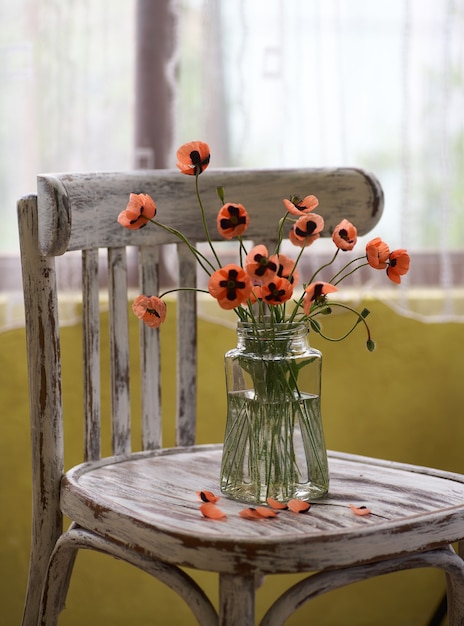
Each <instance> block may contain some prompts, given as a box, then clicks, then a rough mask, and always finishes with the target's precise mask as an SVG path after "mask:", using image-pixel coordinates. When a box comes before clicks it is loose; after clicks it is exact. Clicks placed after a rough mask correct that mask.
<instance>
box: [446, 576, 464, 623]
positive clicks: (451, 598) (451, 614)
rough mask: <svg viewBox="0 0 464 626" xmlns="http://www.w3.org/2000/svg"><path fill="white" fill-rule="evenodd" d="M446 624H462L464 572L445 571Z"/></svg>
mask: <svg viewBox="0 0 464 626" xmlns="http://www.w3.org/2000/svg"><path fill="white" fill-rule="evenodd" d="M446 587H447V607H448V626H464V574H463V573H461V576H460V577H459V576H458V575H457V574H456V575H455V576H453V575H450V574H449V573H447V575H446Z"/></svg>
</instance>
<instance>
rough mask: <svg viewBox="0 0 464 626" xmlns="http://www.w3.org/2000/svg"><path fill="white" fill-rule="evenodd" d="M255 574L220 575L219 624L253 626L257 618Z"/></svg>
mask: <svg viewBox="0 0 464 626" xmlns="http://www.w3.org/2000/svg"><path fill="white" fill-rule="evenodd" d="M255 587H256V578H255V576H254V575H250V576H239V575H232V574H220V576H219V626H253V624H254V620H255Z"/></svg>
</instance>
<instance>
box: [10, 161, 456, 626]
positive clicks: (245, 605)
mask: <svg viewBox="0 0 464 626" xmlns="http://www.w3.org/2000/svg"><path fill="white" fill-rule="evenodd" d="M200 183H201V189H202V194H203V199H204V203H205V207H206V208H207V210H209V209H211V213H209V215H208V220H209V221H210V225H211V229H212V232H215V230H214V223H215V212H216V210H217V207H218V203H217V198H216V194H215V188H216V186H217V185H224V186H225V188H226V191H227V197H228V198H234V200H240V201H241V202H243V204H244V205H245V206H247V207H249V210H250V211H251V212H252V216H253V219H252V221H251V225H250V230H249V235H250V238H251V239H253V238H254V237H255V238H256V239H257V240H259V241H260V242H262V241H265V240H266V239H268V240H270V239H271V238H272V237H273V236H274V234H275V233H274V230H275V224H276V223H277V219H278V218H279V217H280V216H281V214H282V205H281V200H280V199H281V198H284V197H288V195H289V194H290V193H300V194H301V195H304V194H307V193H314V194H315V195H317V196H319V199H320V213H321V214H322V215H323V216H324V218H325V221H326V227H327V230H328V231H330V229H331V228H333V227H334V226H335V224H337V223H338V222H339V221H340V220H341V219H342V218H343V217H346V218H348V219H350V220H351V221H352V222H354V223H355V224H357V226H358V229H359V232H360V234H363V233H365V232H368V231H369V230H370V229H371V228H372V226H373V225H375V223H376V222H377V221H378V218H379V217H380V214H381V211H382V206H383V199H382V192H381V189H380V186H379V185H378V183H377V181H376V180H375V178H374V177H372V176H370V175H367V174H366V173H365V172H362V171H360V170H354V169H342V170H340V169H338V170H297V171H293V170H289V171H285V170H284V171H273V172H272V171H262V170H261V171H243V172H240V171H234V170H231V171H224V172H219V171H214V170H213V171H207V172H205V173H204V174H203V175H202V177H201V180H200ZM192 189H193V180H192V178H191V177H188V176H182V175H180V174H179V173H178V172H177V171H175V172H171V171H145V172H133V173H126V174H95V175H93V174H62V175H50V176H41V177H39V181H38V194H37V196H29V197H26V198H23V199H22V200H20V202H19V205H18V211H19V227H20V241H21V254H22V266H23V279H24V295H25V309H26V328H27V350H28V362H29V387H30V407H31V408H30V411H31V432H32V480H33V519H32V551H31V560H30V572H29V583H28V590H27V598H26V604H25V610H24V618H23V626H37V624H41V625H46V626H54V625H55V624H56V622H57V617H58V614H59V613H60V611H61V610H62V608H63V607H64V603H65V597H66V593H67V589H68V585H69V581H70V578H71V574H72V569H73V564H74V560H75V556H76V553H77V551H78V550H79V549H81V548H86V549H95V550H98V551H100V552H104V553H107V554H109V555H112V556H115V557H117V558H120V559H123V560H125V561H127V562H129V563H132V564H133V565H135V566H136V567H139V568H141V569H142V570H145V571H146V572H148V573H149V574H152V575H153V576H155V577H157V578H159V579H160V580H162V581H164V582H165V583H166V584H167V585H169V587H171V588H173V589H174V590H176V591H177V592H178V593H179V594H180V596H182V598H183V599H184V600H185V601H186V602H187V603H188V605H189V606H190V607H191V609H192V611H193V613H194V615H195V617H196V619H197V620H198V622H199V623H200V624H202V625H203V626H213V625H217V624H220V625H222V626H225V625H227V626H251V625H252V624H254V595H255V584H256V580H257V577H260V576H261V575H263V574H265V575H267V574H269V575H270V574H274V573H295V572H308V573H310V572H311V573H312V572H318V573H316V574H314V575H311V576H309V577H308V578H307V579H305V580H304V581H303V582H300V583H298V584H297V585H296V586H294V587H293V588H291V589H290V590H289V591H288V592H286V593H285V594H284V595H283V596H282V597H281V598H280V599H276V601H275V603H274V604H273V605H272V607H271V608H270V609H269V611H268V613H267V614H266V616H265V617H264V618H263V620H262V622H261V624H262V626H278V625H279V624H283V623H284V621H285V620H286V618H287V617H288V616H289V615H290V614H291V613H292V612H293V611H294V610H295V609H296V607H299V606H301V604H302V603H304V602H305V601H307V600H309V599H311V598H313V597H315V596H317V595H318V594H320V593H323V592H327V591H329V590H332V589H335V588H338V587H340V586H342V585H346V584H349V583H352V582H355V581H360V580H363V579H365V578H368V577H372V576H376V575H379V574H385V573H388V572H393V571H397V570H403V569H408V568H414V567H427V566H431V567H438V568H441V569H442V570H444V571H445V572H446V580H447V588H448V610H449V624H451V625H452V626H458V625H460V626H463V625H464V564H463V562H462V560H461V558H460V556H458V555H457V554H456V553H455V552H454V550H453V549H452V547H451V545H450V544H451V543H452V542H457V541H461V540H463V539H464V477H462V476H458V475H452V474H449V473H445V472H440V471H435V470H431V469H426V468H422V467H412V466H408V465H403V464H398V463H393V462H390V461H382V460H375V459H369V458H363V457H355V456H351V455H348V454H338V453H332V454H331V455H330V472H331V486H330V494H329V496H328V498H327V499H325V500H324V501H323V504H321V505H320V506H319V505H317V506H316V505H315V506H313V508H312V509H311V513H310V515H299V516H298V515H294V514H292V515H289V516H286V517H285V522H282V523H281V522H280V520H281V518H280V517H279V519H278V521H275V522H274V521H273V522H272V523H261V522H257V523H254V522H247V521H244V520H243V519H242V518H240V517H239V516H238V515H234V514H233V513H234V512H235V511H236V512H238V511H239V510H240V509H241V508H243V505H241V504H240V503H237V502H232V501H230V502H227V507H228V511H229V513H231V514H229V516H228V519H227V522H226V523H220V522H215V521H213V520H205V519H204V518H202V517H201V515H200V513H199V507H198V502H196V501H195V492H196V491H197V490H198V489H209V490H211V491H213V492H219V484H218V477H219V464H220V459H221V446H220V445H206V446H196V445H195V419H196V418H195V412H194V407H195V396H196V382H195V363H196V308H195V296H194V294H193V293H192V292H189V291H183V292H181V293H180V294H179V304H178V385H177V386H178V390H177V397H178V407H177V445H178V447H177V448H174V449H163V448H162V447H161V417H160V415H161V412H160V397H159V386H160V385H159V380H160V379H159V375H160V373H159V363H160V361H159V355H158V348H159V344H158V333H157V332H156V331H153V330H151V329H148V328H146V327H144V326H143V325H141V380H142V383H143V388H142V391H141V394H142V424H143V451H142V452H136V453H131V444H130V433H131V425H130V410H129V389H128V383H129V356H128V355H129V341H128V333H127V323H128V306H127V303H128V294H127V263H126V246H129V245H130V246H136V247H137V248H138V251H139V252H138V254H139V266H140V284H139V290H138V291H139V292H140V293H148V294H156V293H157V291H158V278H157V269H156V267H157V262H158V258H159V245H160V244H163V243H168V242H174V241H175V239H174V238H173V237H172V236H170V235H168V234H167V233H166V232H165V231H163V230H161V229H158V228H154V227H153V228H152V227H150V226H149V227H147V228H144V229H142V230H140V231H127V230H125V229H123V228H122V227H121V226H119V224H117V222H116V218H117V216H118V214H119V212H120V211H121V210H122V209H123V208H125V206H126V203H127V201H128V196H129V193H130V192H144V193H149V194H151V195H152V197H153V198H155V200H156V202H157V204H158V206H159V207H161V206H162V207H163V221H169V220H170V224H171V225H172V226H175V227H176V228H179V229H180V230H181V231H183V232H184V233H186V234H187V235H188V236H189V237H190V239H191V240H195V241H201V240H202V239H203V232H202V226H201V223H200V220H199V219H198V209H197V207H196V202H195V198H194V197H193V194H192ZM167 216H168V217H167ZM326 234H327V233H326ZM101 248H108V300H109V315H110V346H111V364H112V371H111V380H112V440H113V451H112V454H113V456H111V457H105V458H102V455H101V449H100V413H101V410H100V389H99V380H100V374H99V353H100V352H99V351H100V332H99V290H100V285H99V280H98V278H99V277H98V260H99V258H100V256H101V255H99V250H100V249H101ZM177 249H178V254H179V261H180V262H179V284H181V285H188V284H192V283H194V281H195V274H196V263H195V261H194V259H193V258H192V255H191V254H190V252H189V251H188V250H187V249H186V248H185V246H184V245H182V244H178V246H177ZM72 250H81V251H82V259H83V263H82V270H83V279H82V284H83V329H84V356H83V365H84V390H83V409H84V419H85V453H84V458H83V464H81V465H79V466H77V467H74V468H73V469H71V470H69V471H67V472H65V471H64V451H63V421H64V420H65V419H66V415H64V414H63V408H62V391H61V361H60V359H61V357H60V327H59V319H58V304H57V297H58V296H57V289H56V275H55V256H58V255H62V254H64V253H66V252H67V251H72ZM216 366H217V367H221V364H216ZM137 419H139V416H137ZM198 419H199V420H201V407H200V414H199V416H198ZM353 500H356V501H358V502H368V503H369V506H370V508H371V509H372V510H373V511H374V512H375V514H374V515H371V516H368V517H357V516H355V515H353V514H352V513H351V511H350V509H349V506H348V505H349V503H350V502H352V501H353ZM160 502H162V503H163V506H162V507H160V506H159V503H160ZM221 502H222V501H221ZM63 514H64V515H66V516H67V517H69V518H70V519H71V520H73V523H72V525H71V527H70V528H69V529H68V530H66V531H63V526H62V516H63ZM461 545H463V544H461ZM179 566H188V567H190V568H196V569H201V570H209V571H214V572H217V573H218V575H219V590H220V593H219V609H218V611H217V610H216V609H215V608H214V607H213V605H212V603H211V602H210V600H209V599H208V598H207V597H206V595H205V594H204V593H203V591H202V590H201V589H199V588H198V586H197V584H196V583H195V582H194V581H193V580H191V579H190V578H189V577H188V576H187V575H186V574H185V573H184V572H183V571H182V570H181V569H179ZM106 600H108V599H106Z"/></svg>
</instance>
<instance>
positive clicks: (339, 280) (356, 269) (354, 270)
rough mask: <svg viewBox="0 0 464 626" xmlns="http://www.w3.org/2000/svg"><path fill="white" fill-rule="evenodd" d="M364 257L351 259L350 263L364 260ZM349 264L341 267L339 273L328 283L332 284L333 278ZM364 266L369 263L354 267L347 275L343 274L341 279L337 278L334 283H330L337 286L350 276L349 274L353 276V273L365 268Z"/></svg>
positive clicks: (338, 273)
mask: <svg viewBox="0 0 464 626" xmlns="http://www.w3.org/2000/svg"><path fill="white" fill-rule="evenodd" d="M364 258H365V257H363V256H361V257H359V258H358V259H353V261H350V263H354V262H355V261H360V260H361V259H364ZM350 263H347V264H346V265H345V267H343V268H342V269H341V270H340V271H339V272H337V274H335V276H334V277H333V278H332V279H331V281H330V282H332V281H333V280H335V278H337V276H339V275H340V274H341V273H342V272H343V271H344V270H345V269H346V268H347V267H348V265H350ZM366 265H369V263H361V265H358V266H357V267H355V268H354V269H352V270H351V271H350V272H348V273H347V274H344V275H343V276H342V277H341V278H339V279H338V280H337V282H336V283H332V284H333V285H338V284H339V283H341V282H342V280H345V278H347V277H348V276H350V275H351V274H354V273H355V272H357V271H358V270H359V269H360V268H361V267H365V266H366Z"/></svg>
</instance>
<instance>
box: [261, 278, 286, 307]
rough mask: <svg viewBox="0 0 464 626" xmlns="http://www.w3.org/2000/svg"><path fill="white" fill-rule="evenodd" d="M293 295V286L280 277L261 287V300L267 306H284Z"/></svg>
mask: <svg viewBox="0 0 464 626" xmlns="http://www.w3.org/2000/svg"><path fill="white" fill-rule="evenodd" d="M292 295H293V287H292V284H291V283H290V282H289V281H288V280H287V279H286V278H280V276H275V277H274V278H273V279H272V280H271V281H270V282H268V283H265V284H264V285H262V286H261V299H262V300H263V301H264V302H266V303H267V304H282V303H283V302H287V300H290V298H291V297H292Z"/></svg>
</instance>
